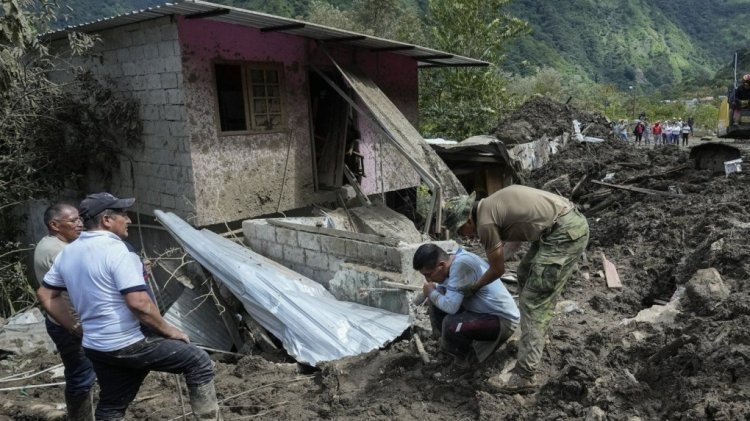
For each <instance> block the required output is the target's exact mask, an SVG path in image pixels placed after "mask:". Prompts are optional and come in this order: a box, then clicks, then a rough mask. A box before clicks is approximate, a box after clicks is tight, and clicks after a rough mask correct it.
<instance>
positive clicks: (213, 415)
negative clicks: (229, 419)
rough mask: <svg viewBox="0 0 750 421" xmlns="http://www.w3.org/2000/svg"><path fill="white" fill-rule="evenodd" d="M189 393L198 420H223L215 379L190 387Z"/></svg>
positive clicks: (191, 405)
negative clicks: (217, 398)
mask: <svg viewBox="0 0 750 421" xmlns="http://www.w3.org/2000/svg"><path fill="white" fill-rule="evenodd" d="M188 393H189V394H190V407H191V408H193V415H194V416H195V419H196V420H201V421H203V420H214V421H221V420H222V418H221V411H219V402H218V401H217V400H216V388H215V387H214V381H213V380H211V381H210V382H208V383H206V384H204V385H201V386H191V387H188Z"/></svg>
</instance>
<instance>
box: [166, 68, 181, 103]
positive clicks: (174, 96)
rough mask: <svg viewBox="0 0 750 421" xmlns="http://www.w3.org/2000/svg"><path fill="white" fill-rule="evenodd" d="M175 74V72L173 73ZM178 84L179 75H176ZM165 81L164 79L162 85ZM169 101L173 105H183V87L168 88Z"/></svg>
mask: <svg viewBox="0 0 750 421" xmlns="http://www.w3.org/2000/svg"><path fill="white" fill-rule="evenodd" d="M172 74H174V73H172ZM176 84H177V76H176V75H175V85H176ZM163 85H164V82H163V81H162V86H163ZM166 93H167V103H169V104H172V105H182V104H184V103H185V96H184V95H183V92H182V89H167V90H166Z"/></svg>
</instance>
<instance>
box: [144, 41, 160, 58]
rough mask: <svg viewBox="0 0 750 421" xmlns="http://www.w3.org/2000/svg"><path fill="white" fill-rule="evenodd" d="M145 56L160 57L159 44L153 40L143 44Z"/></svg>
mask: <svg viewBox="0 0 750 421" xmlns="http://www.w3.org/2000/svg"><path fill="white" fill-rule="evenodd" d="M143 56H144V58H146V59H153V58H157V57H159V44H157V43H154V42H151V43H148V44H146V45H144V46H143Z"/></svg>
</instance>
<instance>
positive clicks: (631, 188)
mask: <svg viewBox="0 0 750 421" xmlns="http://www.w3.org/2000/svg"><path fill="white" fill-rule="evenodd" d="M591 182H592V183H594V184H598V185H600V186H605V187H610V188H613V189H621V190H629V191H634V192H637V193H645V194H653V195H659V196H667V197H683V195H681V194H679V193H672V192H668V191H662V190H651V189H644V188H641V187H634V186H623V185H621V184H610V183H605V182H603V181H597V180H591Z"/></svg>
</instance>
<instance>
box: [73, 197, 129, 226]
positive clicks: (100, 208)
mask: <svg viewBox="0 0 750 421" xmlns="http://www.w3.org/2000/svg"><path fill="white" fill-rule="evenodd" d="M133 203H135V198H132V197H129V198H127V199H118V198H117V197H115V196H113V195H112V194H111V193H94V194H90V195H88V196H86V198H85V199H83V200H82V201H81V204H80V205H79V206H78V213H79V214H80V215H81V218H83V219H84V221H85V220H89V219H92V218H94V217H95V216H97V215H99V214H100V213H102V212H104V211H105V210H107V209H118V210H122V209H127V208H129V207H131V206H133Z"/></svg>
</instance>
